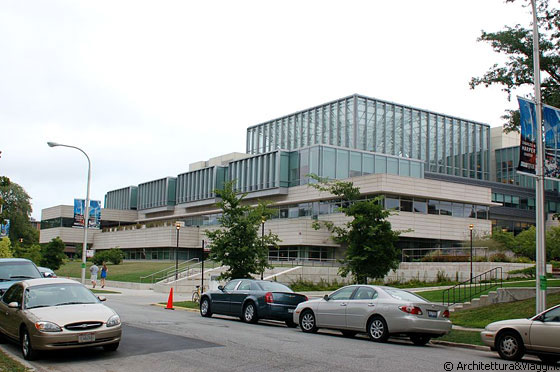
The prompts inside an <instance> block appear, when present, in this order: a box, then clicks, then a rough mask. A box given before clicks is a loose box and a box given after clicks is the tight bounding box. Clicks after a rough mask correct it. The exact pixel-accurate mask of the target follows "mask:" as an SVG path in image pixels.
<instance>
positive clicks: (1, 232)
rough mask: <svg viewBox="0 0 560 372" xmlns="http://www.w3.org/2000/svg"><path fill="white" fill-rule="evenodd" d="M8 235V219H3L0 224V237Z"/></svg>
mask: <svg viewBox="0 0 560 372" xmlns="http://www.w3.org/2000/svg"><path fill="white" fill-rule="evenodd" d="M8 235H10V220H4V223H3V224H0V239H1V238H4V237H6V236H8Z"/></svg>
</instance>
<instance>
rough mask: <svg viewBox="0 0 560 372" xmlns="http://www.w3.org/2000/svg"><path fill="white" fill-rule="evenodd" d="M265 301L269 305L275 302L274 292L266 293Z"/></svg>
mask: <svg viewBox="0 0 560 372" xmlns="http://www.w3.org/2000/svg"><path fill="white" fill-rule="evenodd" d="M264 301H265V302H266V303H267V304H271V303H273V302H274V297H272V292H266V294H265V295H264Z"/></svg>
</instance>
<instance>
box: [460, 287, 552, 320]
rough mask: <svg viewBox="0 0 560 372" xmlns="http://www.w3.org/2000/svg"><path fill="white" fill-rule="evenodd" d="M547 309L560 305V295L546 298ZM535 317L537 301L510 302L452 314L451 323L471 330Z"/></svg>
mask: <svg viewBox="0 0 560 372" xmlns="http://www.w3.org/2000/svg"><path fill="white" fill-rule="evenodd" d="M546 302H547V308H549V307H551V306H553V305H557V304H559V303H560V293H553V294H549V295H547V296H546ZM533 315H535V299H534V298H530V299H528V300H523V301H515V302H508V303H503V304H495V305H490V306H484V307H479V308H476V309H470V310H460V311H455V312H452V313H451V321H452V322H453V324H455V325H460V326H463V327H469V328H484V327H486V326H487V325H488V324H490V323H492V322H497V321H499V320H506V319H516V318H529V317H531V316H533Z"/></svg>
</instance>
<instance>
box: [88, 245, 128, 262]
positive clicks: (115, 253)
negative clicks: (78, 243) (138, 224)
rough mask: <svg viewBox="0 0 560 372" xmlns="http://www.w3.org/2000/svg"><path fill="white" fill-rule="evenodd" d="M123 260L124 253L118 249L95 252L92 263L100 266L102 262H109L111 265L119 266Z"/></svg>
mask: <svg viewBox="0 0 560 372" xmlns="http://www.w3.org/2000/svg"><path fill="white" fill-rule="evenodd" d="M123 259H124V253H123V251H121V250H120V249H118V248H111V249H108V250H101V251H97V252H95V255H94V256H93V259H92V261H93V263H95V264H96V265H102V264H103V262H105V263H107V262H111V263H112V264H113V265H119V264H120V263H121V262H122V260H123Z"/></svg>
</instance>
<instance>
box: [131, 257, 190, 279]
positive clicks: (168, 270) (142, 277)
mask: <svg viewBox="0 0 560 372" xmlns="http://www.w3.org/2000/svg"><path fill="white" fill-rule="evenodd" d="M191 261H196V262H198V261H200V260H199V259H198V258H197V257H195V258H191V259H190V260H187V261H183V262H181V263H180V264H179V267H182V266H189V265H187V264H188V263H189V262H191ZM170 270H172V271H173V273H175V265H173V266H169V267H166V268H165V269H161V270H159V271H156V272H155V273H152V274H149V275H146V276H141V277H140V283H142V279H146V278H149V277H151V278H152V281H151V283H152V284H154V276H155V275H157V274H161V273H163V272H166V273H169V272H170Z"/></svg>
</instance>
